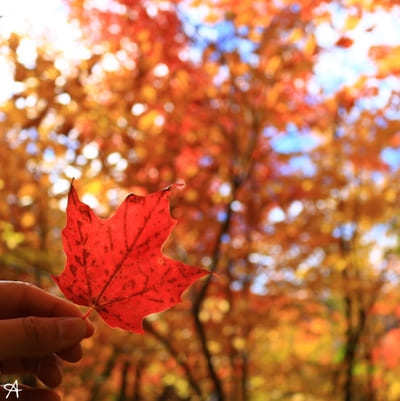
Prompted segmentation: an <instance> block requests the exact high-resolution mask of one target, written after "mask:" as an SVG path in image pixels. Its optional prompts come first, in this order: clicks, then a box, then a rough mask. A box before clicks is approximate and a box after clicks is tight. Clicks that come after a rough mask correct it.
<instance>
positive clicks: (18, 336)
mask: <svg viewBox="0 0 400 401" xmlns="http://www.w3.org/2000/svg"><path fill="white" fill-rule="evenodd" d="M86 333H87V325H86V323H85V321H84V320H83V319H82V318H79V317H66V318H59V317H32V316H29V317H23V318H17V319H7V320H0V359H5V358H18V357H37V356H44V355H47V354H49V353H52V352H58V351H62V350H64V349H65V348H68V347H71V346H72V345H75V344H77V343H78V342H79V341H81V340H82V339H83V338H84V337H85V336H86Z"/></svg>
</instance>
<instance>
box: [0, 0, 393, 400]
mask: <svg viewBox="0 0 400 401" xmlns="http://www.w3.org/2000/svg"><path fill="white" fill-rule="evenodd" d="M0 15H2V18H1V19H0V141H1V146H0V267H1V270H0V272H1V273H0V278H1V279H11V280H24V281H29V282H32V283H35V284H36V285H38V286H40V287H42V288H45V289H47V290H48V291H50V292H52V293H54V294H57V295H60V292H59V290H58V289H57V288H56V286H55V284H54V282H53V281H52V280H51V278H50V275H51V274H58V273H60V271H61V270H62V268H63V265H64V263H65V259H64V254H63V251H62V244H61V230H62V228H63V226H64V224H65V207H66V196H67V192H68V189H69V186H70V182H71V179H72V178H76V179H77V180H76V186H77V189H78V190H79V193H80V194H81V197H82V200H83V201H84V202H85V203H87V204H88V205H89V206H91V207H93V208H94V209H95V210H96V212H97V213H98V214H99V215H100V216H103V217H106V216H109V215H110V214H111V213H112V212H113V210H115V208H116V207H117V205H119V203H120V202H121V201H122V200H123V199H124V197H125V196H126V194H127V193H129V192H134V193H136V194H139V195H145V194H147V193H150V192H154V191H157V190H159V189H161V188H164V187H166V186H167V185H169V184H171V183H174V182H177V181H179V180H184V181H185V183H186V186H185V188H184V189H183V190H181V191H176V192H174V194H173V196H172V209H171V210H172V214H173V216H174V217H175V218H177V219H178V220H179V224H178V225H177V227H176V228H175V230H174V232H173V235H172V237H171V239H170V240H169V241H168V243H167V244H166V246H165V251H166V253H167V254H168V255H170V256H171V257H174V258H176V259H178V260H181V261H183V262H185V263H188V264H192V265H197V266H201V267H204V268H207V269H209V270H210V271H213V272H216V273H217V274H216V275H210V276H209V277H208V278H206V279H203V280H200V281H199V282H198V283H196V284H195V285H194V286H193V287H192V288H191V289H190V290H189V291H187V292H186V293H185V296H184V302H183V303H182V304H180V305H179V306H177V307H175V308H173V309H171V310H169V311H167V312H164V313H161V314H157V315H152V316H150V317H148V318H147V319H146V322H145V329H146V334H144V335H134V334H130V333H127V332H124V331H122V330H119V329H111V328H110V327H108V326H106V325H105V324H104V323H102V321H101V320H100V319H99V318H98V317H96V316H95V314H93V316H91V319H93V320H94V322H95V325H96V327H97V331H96V334H95V336H94V338H92V339H90V340H87V341H86V342H85V350H84V351H85V357H84V359H83V360H82V361H81V362H80V363H79V364H78V365H77V366H67V367H66V371H67V374H66V377H65V380H64V383H63V385H62V389H61V390H62V392H63V394H64V399H65V400H66V401H73V400H87V401H97V400H98V401H106V400H109V401H111V400H115V401H139V400H146V401H147V400H159V401H161V400H176V401H183V400H186V401H225V400H226V401H286V400H287V401H339V400H343V401H392V400H393V401H395V400H398V399H399V398H400V320H399V319H400V291H399V290H400V281H399V280H400V277H399V274H400V264H399V256H400V243H399V239H400V237H399V234H400V220H399V208H400V185H399V178H400V172H399V168H400V122H399V116H400V108H399V106H400V79H399V74H400V24H399V20H400V2H399V1H398V0H393V1H390V0H375V1H372V0H335V1H324V0H313V1H311V0H298V1H292V0H254V1H251V0H242V1H237V0H182V1H180V0H170V1H167V0H65V1H59V0H57V1H55V0H52V1H48V0H37V1H34V2H33V1H29V0H15V1H12V0H9V1H8V0H7V1H2V3H1V4H0ZM24 380H25V382H26V383H30V384H32V383H33V381H34V379H32V378H31V377H26V378H25V379H24Z"/></svg>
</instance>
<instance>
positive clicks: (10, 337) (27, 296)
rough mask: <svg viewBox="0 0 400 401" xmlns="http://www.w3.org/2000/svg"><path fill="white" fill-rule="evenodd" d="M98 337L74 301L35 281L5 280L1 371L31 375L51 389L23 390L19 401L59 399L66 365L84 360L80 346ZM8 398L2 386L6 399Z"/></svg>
mask: <svg viewBox="0 0 400 401" xmlns="http://www.w3.org/2000/svg"><path fill="white" fill-rule="evenodd" d="M93 333H94V327H93V325H92V324H91V323H90V322H89V321H87V320H85V319H83V315H82V313H81V312H80V311H79V309H78V308H77V307H76V306H75V305H73V304H72V303H71V302H68V301H66V300H64V299H61V298H58V297H55V296H53V295H51V294H49V293H47V292H45V291H43V290H41V289H40V288H38V287H35V286H34V285H32V284H29V283H24V282H20V281H0V373H1V374H25V373H31V374H34V375H35V376H36V377H37V378H38V379H40V380H41V381H42V382H43V384H45V385H46V386H48V387H50V388H43V389H32V388H29V387H26V386H20V388H22V389H23V391H22V392H20V393H19V401H28V400H29V401H59V400H60V397H59V396H58V395H57V393H56V392H55V391H54V390H53V389H52V388H54V387H57V386H58V385H59V384H60V383H61V381H62V370H61V367H62V361H63V360H64V361H67V362H77V361H79V360H80V359H81V358H82V348H81V344H80V343H81V341H82V340H83V339H85V338H88V337H90V336H92V335H93ZM1 384H4V383H1ZM7 394H8V392H7V391H5V390H4V389H3V388H0V399H3V398H2V397H3V395H7ZM13 395H15V394H13V393H11V395H10V397H9V398H12V396H13ZM4 399H5V397H4Z"/></svg>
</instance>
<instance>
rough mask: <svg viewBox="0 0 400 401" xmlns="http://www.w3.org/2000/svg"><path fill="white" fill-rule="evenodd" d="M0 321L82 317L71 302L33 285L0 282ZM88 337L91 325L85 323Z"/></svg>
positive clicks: (18, 282)
mask: <svg viewBox="0 0 400 401" xmlns="http://www.w3.org/2000/svg"><path fill="white" fill-rule="evenodd" d="M0 305H4V306H3V307H2V308H0V319H9V318H15V317H25V316H39V317H61V316H67V317H68V316H70V317H82V313H81V311H80V310H79V309H78V308H77V307H76V306H75V305H74V304H73V303H71V302H69V301H67V300H65V299H62V298H59V297H56V296H54V295H51V294H49V293H48V292H46V291H44V290H42V289H40V288H38V287H36V286H35V285H33V284H30V283H26V282H23V281H0ZM86 322H87V325H88V336H90V335H92V334H93V331H94V328H93V325H92V324H91V323H90V322H89V321H87V320H86Z"/></svg>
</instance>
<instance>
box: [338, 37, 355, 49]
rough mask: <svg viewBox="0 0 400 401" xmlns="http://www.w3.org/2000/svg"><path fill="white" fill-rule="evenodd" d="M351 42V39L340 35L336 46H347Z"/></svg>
mask: <svg viewBox="0 0 400 401" xmlns="http://www.w3.org/2000/svg"><path fill="white" fill-rule="evenodd" d="M352 44H353V40H352V39H350V38H347V37H346V36H342V37H341V38H340V39H339V40H338V41H337V42H336V43H335V45H336V46H339V47H344V48H348V47H350V46H351V45H352Z"/></svg>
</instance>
